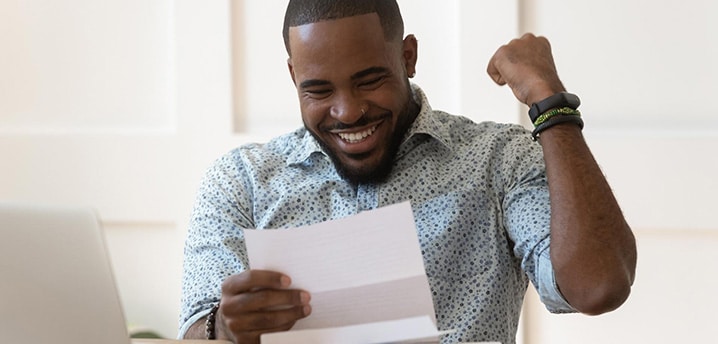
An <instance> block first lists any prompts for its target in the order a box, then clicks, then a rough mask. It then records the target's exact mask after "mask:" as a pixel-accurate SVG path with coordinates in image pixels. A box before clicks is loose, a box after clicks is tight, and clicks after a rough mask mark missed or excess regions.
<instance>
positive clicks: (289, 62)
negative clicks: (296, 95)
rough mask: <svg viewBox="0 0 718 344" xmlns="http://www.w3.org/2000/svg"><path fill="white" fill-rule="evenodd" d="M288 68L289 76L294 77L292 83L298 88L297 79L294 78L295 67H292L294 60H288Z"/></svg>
mask: <svg viewBox="0 0 718 344" xmlns="http://www.w3.org/2000/svg"><path fill="white" fill-rule="evenodd" d="M287 68H289V76H291V77H292V82H293V83H294V86H295V87H296V86H297V79H296V78H295V77H294V66H292V58H291V57H289V58H287Z"/></svg>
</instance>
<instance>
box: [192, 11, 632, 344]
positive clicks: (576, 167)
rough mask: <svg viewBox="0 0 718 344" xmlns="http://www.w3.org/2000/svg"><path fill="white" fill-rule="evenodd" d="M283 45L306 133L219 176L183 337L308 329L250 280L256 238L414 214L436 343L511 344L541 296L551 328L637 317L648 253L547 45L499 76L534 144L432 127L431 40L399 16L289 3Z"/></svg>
mask: <svg viewBox="0 0 718 344" xmlns="http://www.w3.org/2000/svg"><path fill="white" fill-rule="evenodd" d="M284 39H285V45H286V48H287V52H288V53H289V59H288V67H289V72H290V75H291V77H292V80H293V82H294V84H295V85H296V88H297V93H298V96H299V101H300V107H301V114H302V119H303V121H304V128H301V129H299V130H297V131H295V132H293V133H290V134H287V135H284V136H281V137H278V138H276V139H274V140H272V141H270V142H269V143H267V144H253V145H246V146H243V147H240V148H238V149H236V150H234V151H232V152H230V153H229V154H227V155H226V156H224V157H222V158H221V159H219V160H218V161H217V162H216V163H215V165H214V166H213V167H212V168H210V170H209V171H208V172H207V175H206V177H205V180H204V181H203V183H202V186H201V188H200V192H199V195H198V199H197V204H196V206H195V210H194V213H193V217H192V223H191V228H190V232H189V234H188V238H187V246H186V251H185V275H184V282H183V283H184V285H183V308H182V314H181V320H180V321H181V326H182V327H181V329H180V336H181V337H184V338H208V337H209V338H215V337H216V338H221V339H228V340H231V341H233V342H235V343H258V342H259V336H260V335H261V334H262V333H267V332H275V331H284V330H288V329H290V328H291V327H292V326H293V325H294V323H295V322H297V321H300V320H301V319H302V318H304V317H307V316H310V315H311V311H312V309H311V295H309V293H307V292H306V291H302V290H296V289H293V288H292V287H291V276H285V275H283V274H280V273H277V272H272V271H256V270H251V269H250V268H249V266H248V263H247V256H246V252H245V247H244V240H243V234H242V228H260V229H262V228H286V227H293V226H301V225H307V224H312V223H316V222H320V221H325V220H330V219H336V218H341V217H345V216H348V215H351V214H355V213H358V212H360V211H362V210H366V209H373V208H376V207H380V206H383V205H388V204H393V203H397V202H401V201H404V200H410V201H411V205H412V210H413V212H414V216H415V219H416V224H417V230H418V235H419V240H420V244H421V249H422V254H423V256H424V262H425V267H426V272H427V275H428V277H429V281H430V285H431V288H432V292H433V297H434V304H435V309H436V316H437V321H438V327H439V328H440V329H457V332H456V333H454V334H451V335H447V336H445V337H444V338H442V341H443V342H447V343H451V342H457V341H458V342H460V341H463V342H467V341H500V342H503V343H513V342H514V341H515V335H516V328H517V325H518V317H519V312H520V308H521V303H522V300H523V295H524V292H525V290H526V287H527V285H528V281H529V280H530V281H531V282H532V283H533V284H534V285H535V287H536V289H537V290H538V292H539V295H540V296H541V299H542V301H543V302H544V304H545V305H546V307H547V308H548V309H549V310H550V311H552V312H576V311H578V312H583V313H586V314H600V313H603V312H607V311H610V310H613V309H615V308H617V307H618V306H620V305H621V304H622V303H623V302H624V301H625V299H626V298H627V297H628V294H629V292H630V287H631V284H632V282H633V278H634V271H635V263H636V248H635V241H634V238H633V235H632V233H631V230H630V228H629V227H628V225H627V224H626V222H625V220H624V219H623V216H622V214H621V211H620V209H619V207H618V205H617V203H616V200H615V199H614V197H613V195H612V193H611V190H610V188H609V186H608V184H607V183H606V181H605V179H604V177H603V175H602V174H601V171H600V170H599V168H598V166H597V164H596V162H595V161H594V159H593V157H592V156H591V153H590V151H589V149H588V147H587V146H586V143H585V142H584V140H583V137H582V135H581V128H582V122H581V121H580V117H579V113H578V111H577V110H576V107H577V106H578V102H577V99H576V98H575V97H574V96H571V95H567V94H564V93H562V92H564V91H565V89H564V87H563V85H562V84H561V81H560V80H559V78H558V76H557V73H556V69H555V67H554V62H553V58H552V55H551V49H550V46H549V43H548V41H547V40H546V39H544V38H540V37H535V36H533V35H525V36H524V37H522V38H521V39H517V40H514V41H512V42H510V43H509V44H507V45H505V46H503V47H501V48H500V49H499V50H498V51H497V52H496V54H495V55H494V57H493V58H492V59H491V61H490V62H489V67H488V73H489V75H490V76H491V78H493V79H494V80H495V81H496V82H497V83H499V84H502V85H503V84H507V85H508V86H509V87H510V88H511V90H512V91H513V93H514V95H515V96H516V98H517V99H518V100H519V101H521V102H523V103H525V104H529V105H533V104H536V106H535V111H536V112H533V113H532V116H533V117H534V118H533V120H534V121H535V123H536V124H537V130H535V131H534V136H536V138H537V140H538V142H534V141H533V140H532V135H531V133H529V132H528V131H526V130H524V129H523V128H522V127H520V126H518V125H510V124H496V123H479V124H477V123H473V122H471V121H470V120H468V119H465V118H462V117H457V116H453V115H449V114H446V113H443V112H441V111H434V110H432V109H431V107H430V106H429V104H428V101H427V98H426V96H425V95H424V93H423V92H422V91H421V89H420V88H419V87H418V86H416V85H412V84H411V83H410V82H409V79H410V78H411V77H413V76H414V74H415V72H416V61H417V53H418V50H417V40H416V38H415V37H414V36H413V35H408V36H406V37H404V34H403V23H402V20H401V15H400V13H399V9H398V6H397V4H396V3H395V1H394V0H375V1H352V0H347V1H344V0H342V1H328V0H305V1H302V0H292V1H290V3H289V5H288V8H287V13H286V17H285V24H284ZM297 249H302V248H301V247H297ZM356 259H361V257H356Z"/></svg>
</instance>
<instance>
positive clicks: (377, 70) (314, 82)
mask: <svg viewBox="0 0 718 344" xmlns="http://www.w3.org/2000/svg"><path fill="white" fill-rule="evenodd" d="M384 73H389V69H388V68H385V67H369V68H367V69H364V70H361V71H358V72H356V73H354V74H352V76H351V77H350V78H351V80H357V79H361V78H363V77H366V76H367V75H371V74H384ZM329 84H331V83H330V82H329V81H327V80H322V79H309V80H304V81H302V82H301V83H299V87H300V88H309V87H314V86H326V85H329Z"/></svg>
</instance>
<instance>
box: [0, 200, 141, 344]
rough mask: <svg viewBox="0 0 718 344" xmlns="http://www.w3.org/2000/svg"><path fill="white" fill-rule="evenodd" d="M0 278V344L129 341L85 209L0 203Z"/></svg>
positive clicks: (96, 229) (99, 238) (101, 245)
mask: <svg viewBox="0 0 718 344" xmlns="http://www.w3.org/2000/svg"><path fill="white" fill-rule="evenodd" d="M0 273H1V274H2V277H1V278H0V343H13V344H25V343H27V344H29V343H33V344H34V343H53V344H78V343H93V344H96V343H103V344H128V343H130V339H129V336H128V334H127V327H126V324H125V320H124V316H123V313H122V307H121V304H120V299H119V296H118V293H117V288H116V286H115V282H114V277H113V274H112V268H111V266H110V262H109V258H108V254H107V251H106V246H105V242H104V237H103V233H102V229H101V227H100V225H99V222H98V219H97V216H96V214H95V212H94V211H93V210H92V209H87V208H58V207H40V206H28V205H16V204H3V203H0Z"/></svg>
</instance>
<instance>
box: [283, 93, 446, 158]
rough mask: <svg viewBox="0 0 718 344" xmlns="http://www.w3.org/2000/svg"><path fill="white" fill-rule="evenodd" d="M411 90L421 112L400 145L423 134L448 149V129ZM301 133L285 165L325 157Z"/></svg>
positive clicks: (422, 97) (421, 95)
mask: <svg viewBox="0 0 718 344" xmlns="http://www.w3.org/2000/svg"><path fill="white" fill-rule="evenodd" d="M411 90H412V95H413V97H414V100H415V101H416V102H418V103H419V104H421V110H419V114H418V115H417V116H416V119H415V120H414V123H412V125H411V127H410V128H409V130H408V132H407V133H406V136H405V137H404V140H403V141H402V145H403V144H404V143H406V142H407V141H409V140H411V139H412V138H413V137H414V136H419V135H422V134H423V135H429V136H430V137H432V138H434V139H436V140H437V141H439V142H440V143H441V144H443V145H444V146H446V147H447V148H450V147H451V136H450V135H449V131H448V127H446V126H444V125H442V123H441V122H440V121H439V120H438V119H437V117H436V116H433V112H434V110H432V108H431V105H430V104H429V100H428V99H427V97H426V94H425V93H424V91H423V90H422V89H421V88H420V87H419V86H418V85H416V84H411ZM302 132H303V133H304V134H303V135H302V136H301V139H300V142H299V143H298V144H297V146H296V149H295V150H293V151H292V152H291V154H290V155H289V157H288V159H287V164H289V165H293V164H300V163H302V162H304V161H306V160H307V159H309V157H310V156H311V155H312V154H314V153H319V154H323V155H325V156H326V155H327V154H326V153H325V152H324V150H323V149H322V147H321V145H320V144H319V142H317V140H316V139H315V138H314V136H313V135H312V134H311V133H310V132H309V130H307V129H306V128H301V129H299V131H298V133H299V134H300V135H301V133H302Z"/></svg>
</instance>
